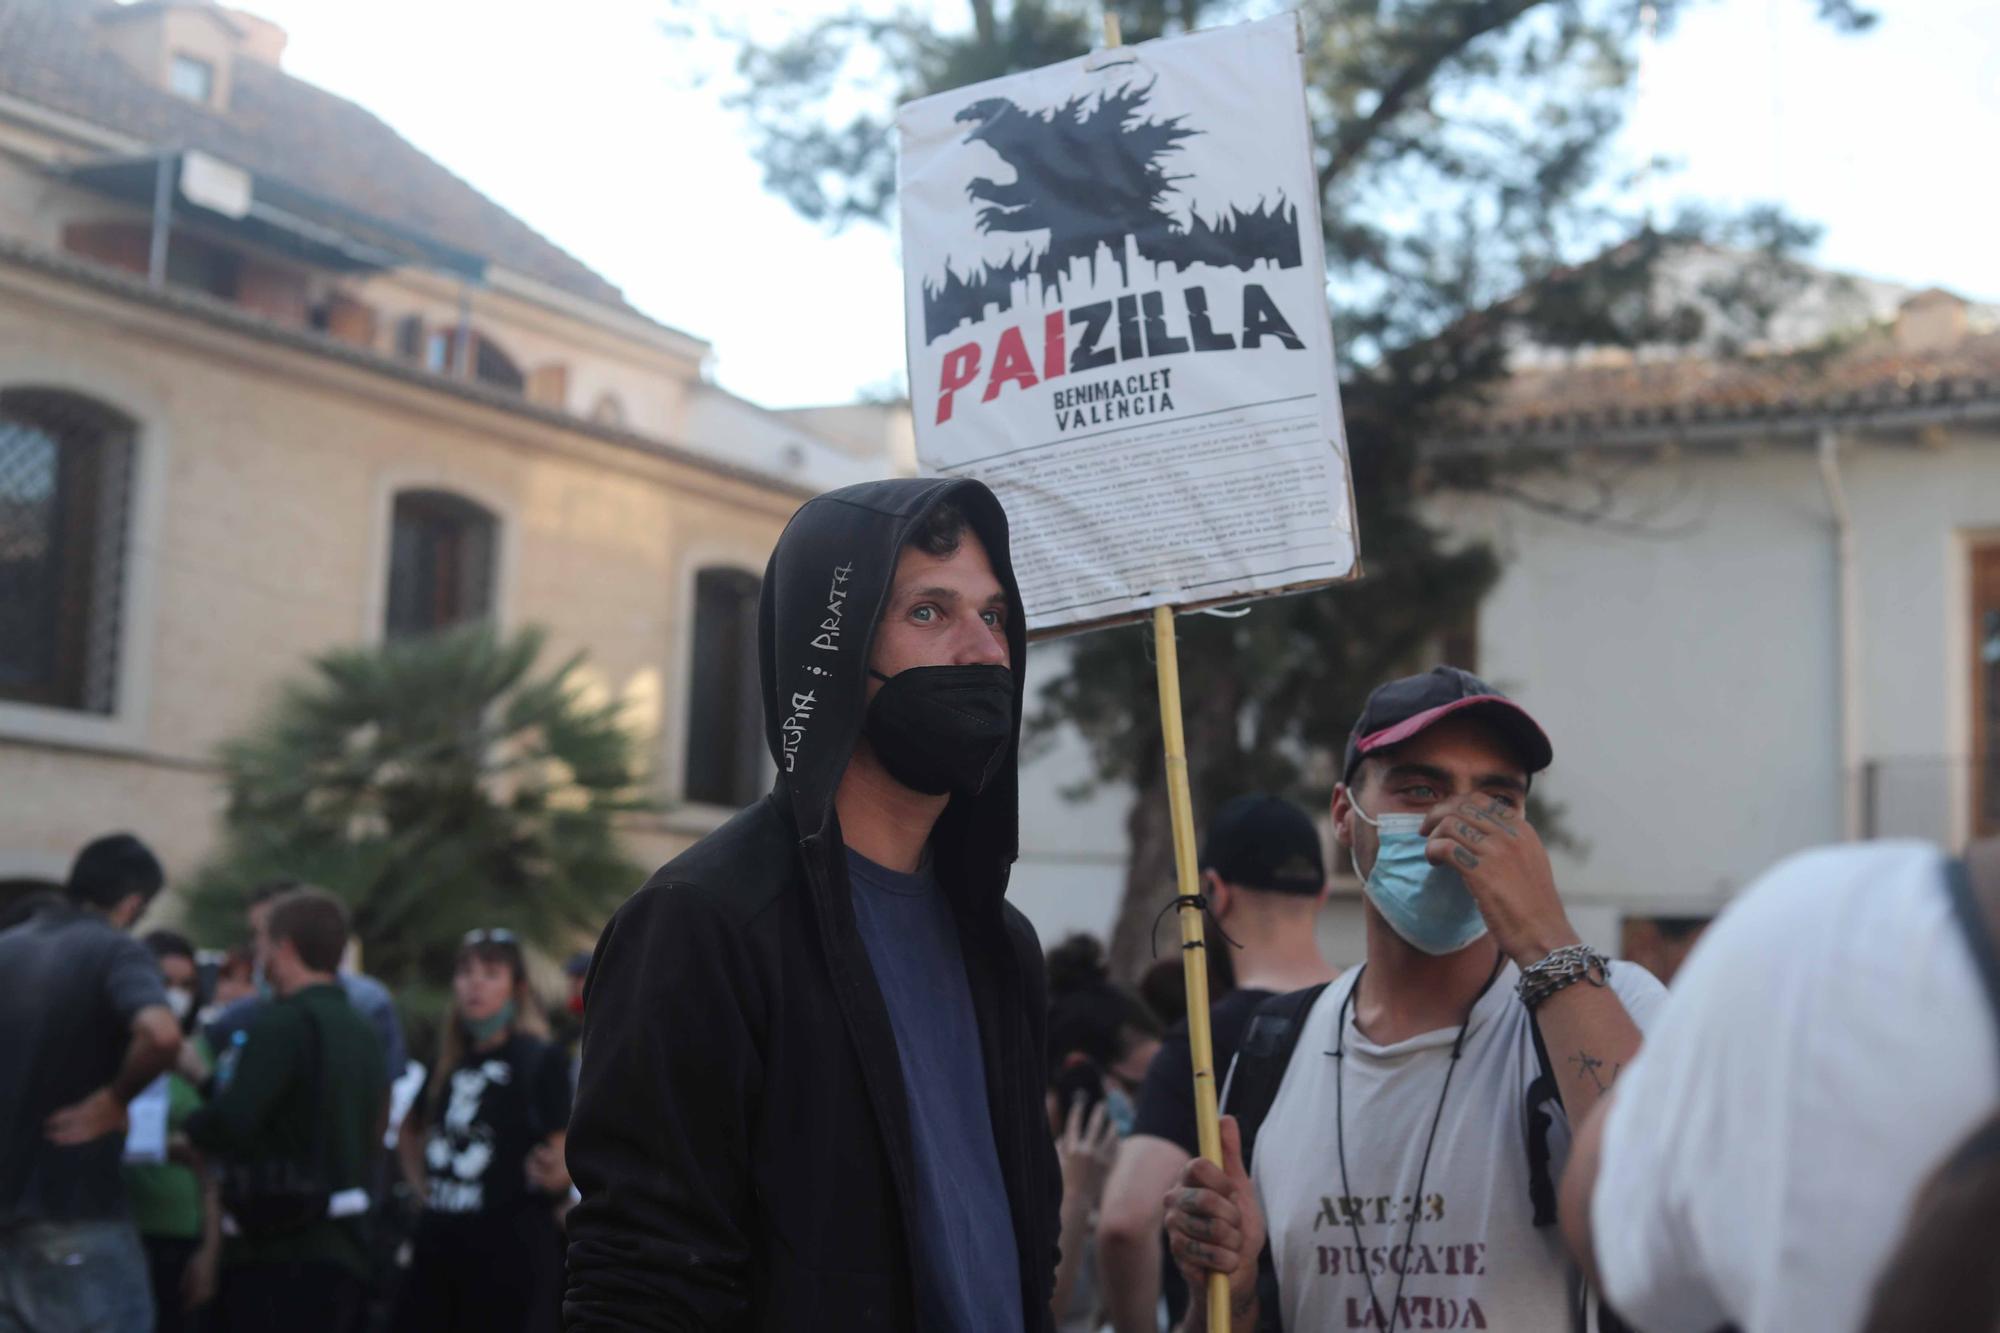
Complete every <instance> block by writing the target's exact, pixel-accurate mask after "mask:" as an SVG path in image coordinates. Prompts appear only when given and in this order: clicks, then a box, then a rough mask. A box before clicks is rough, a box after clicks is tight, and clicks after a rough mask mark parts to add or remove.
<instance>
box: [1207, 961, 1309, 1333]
mask: <svg viewBox="0 0 2000 1333" xmlns="http://www.w3.org/2000/svg"><path fill="white" fill-rule="evenodd" d="M1327 985H1328V983H1327V982H1324V981H1322V982H1321V983H1320V984H1319V985H1317V986H1308V987H1306V988H1305V989H1304V990H1295V991H1291V992H1289V993H1287V994H1284V995H1273V996H1272V997H1271V998H1270V999H1268V1000H1266V1001H1264V1003H1262V1004H1260V1005H1258V1006H1257V1012H1256V1013H1255V1014H1253V1015H1251V1017H1250V1026H1249V1028H1248V1030H1246V1031H1245V1032H1244V1034H1243V1041H1242V1044H1241V1045H1239V1046H1238V1047H1237V1048H1236V1059H1235V1060H1234V1061H1232V1062H1231V1063H1230V1066H1229V1081H1228V1082H1227V1083H1225V1084H1224V1085H1223V1097H1224V1102H1225V1105H1224V1106H1223V1108H1222V1109H1223V1110H1225V1111H1227V1112H1228V1113H1229V1114H1230V1115H1233V1116H1235V1117H1236V1128H1237V1130H1238V1132H1239V1133H1240V1135H1241V1137H1242V1141H1243V1165H1244V1167H1245V1169H1248V1167H1249V1165H1250V1163H1251V1160H1252V1158H1251V1154H1252V1153H1253V1152H1255V1151H1256V1147H1257V1131H1258V1130H1260V1129H1262V1128H1263V1126H1264V1117H1265V1116H1266V1115H1269V1114H1270V1111H1271V1103H1272V1102H1274V1101H1276V1100H1277V1099H1278V1086H1279V1085H1280V1084H1281V1083H1283V1082H1284V1081H1285V1070H1286V1068H1287V1067H1288V1066H1290V1064H1291V1063H1292V1052H1293V1051H1295V1050H1297V1049H1298V1045H1299V1034H1300V1033H1301V1032H1303V1031H1304V1030H1305V1024H1306V1015H1307V1014H1309V1013H1311V1012H1312V1007H1313V1005H1314V1004H1316V1003H1318V1002H1319V997H1320V996H1321V995H1322V994H1323V993H1324V992H1325V991H1326V988H1327ZM1190 1298H1191V1299H1199V1298H1200V1293H1198V1292H1197V1293H1190ZM1257 1298H1258V1302H1259V1306H1260V1308H1259V1312H1258V1320H1257V1326H1258V1329H1259V1330H1260V1333H1281V1330H1282V1329H1283V1328H1284V1324H1283V1322H1282V1316H1281V1315H1280V1314H1279V1309H1280V1307H1279V1305H1278V1269H1277V1265H1276V1263H1275V1262H1274V1261H1273V1260H1272V1257H1271V1245H1270V1242H1269V1241H1268V1240H1267V1241H1266V1242H1265V1244H1264V1249H1263V1252H1262V1253H1260V1254H1259V1255H1258V1256H1257Z"/></svg>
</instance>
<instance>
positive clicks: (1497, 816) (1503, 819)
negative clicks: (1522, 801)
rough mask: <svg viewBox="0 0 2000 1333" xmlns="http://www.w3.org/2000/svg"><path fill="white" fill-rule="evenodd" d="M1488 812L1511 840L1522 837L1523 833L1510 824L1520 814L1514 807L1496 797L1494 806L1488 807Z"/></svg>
mask: <svg viewBox="0 0 2000 1333" xmlns="http://www.w3.org/2000/svg"><path fill="white" fill-rule="evenodd" d="M1486 812H1487V813H1488V814H1490V815H1492V816H1493V818H1494V820H1495V822H1496V823H1497V824H1498V826H1499V829H1500V831H1501V832H1502V833H1504V834H1506V835H1507V836H1508V837H1510V838H1518V837H1520V836H1521V831H1520V830H1519V829H1517V828H1515V827H1514V826H1513V824H1511V823H1510V822H1509V821H1510V820H1512V819H1513V818H1514V817H1515V816H1516V815H1518V814H1520V811H1518V810H1516V809H1515V808H1514V807H1513V806H1512V805H1510V804H1509V803H1507V802H1506V801H1503V800H1501V799H1500V798H1499V797H1497V796H1496V797H1495V798H1494V799H1493V804H1492V805H1489V806H1487V807H1486Z"/></svg>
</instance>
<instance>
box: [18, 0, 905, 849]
mask: <svg viewBox="0 0 2000 1333" xmlns="http://www.w3.org/2000/svg"><path fill="white" fill-rule="evenodd" d="M284 43H285V37H284V34H283V33H282V32H281V31H280V30H278V29H277V28H276V27H274V26H273V25H271V24H269V23H268V22H265V21H263V20H260V19H258V18H256V17H254V16H252V15H249V14H245V13H242V12H240V11H236V10H231V9H225V8H223V7H221V6H219V5H216V4H213V3H208V2H206V0H147V2H144V3H136V4H127V5H117V4H109V3H97V2H96V0H0V883H4V882H7V881H14V882H16V883H20V882H25V881H30V880H35V879H41V878H47V877H51V876H55V875H58V874H59V873H60V872H61V870H62V868H63V866H64V865H65V864H66V862H67V859H68V857H69V855H70V853H71V852H72V851H73V850H74V849H75V848H76V847H77V846H78V845H79V844H80V843H82V842H83V841H85V840H86V839H88V838H89V837H91V836H93V835H96V834H98V833H102V832H105V831H107V830H109V829H114V828H129V829H132V830H133V831H135V832H137V833H139V834H141V835H142V836H143V837H145V838H146V839H147V840H148V841H149V842H151V843H153V844H154V845H155V847H156V848H157V849H158V850H159V851H160V852H161V854H162V855H163V857H164V859H165V860H166V861H167V863H168V867H169V870H170V872H179V871H185V870H187V869H189V868H190V867H192V866H193V865H194V864H195V863H196V862H197V861H198V860H199V859H200V857H201V856H202V854H203V853H204V851H205V850H206V849H207V848H208V846H209V845H210V841H211V838H212V836H213V834H214V828H215V824H214V817H215V815H216V813H217V809H218V800H219V793H218V787H217V783H216V776H217V771H216V767H215V764H214V753H215V748H216V746H217V744H218V743H219V742H220V741H222V740H223V739H224V738H225V737H227V736H230V735H231V734H233V733H236V732H238V731H240V730H241V729H242V728H243V727H244V726H245V725H246V723H248V722H249V721H250V720H251V719H252V718H253V717H254V716H255V714H256V713H257V711H258V710H259V709H260V708H261V707H262V706H263V705H264V704H265V703H266V702H267V701H268V700H269V699H270V697H271V694H272V691H273V689H274V687H275V685H276V683H277V682H278V681H280V680H281V679H283V678H285V677H287V676H289V675H291V674H293V673H295V672H297V671H298V670H299V669H300V668H301V666H302V665H303V663H304V662H305V660H306V659H307V658H308V656H309V655H311V654H313V653H315V652H318V651H321V650H323V649H326V648H329V647H333V646H336V645H342V644H353V643H368V642H377V641H380V640H382V639H384V638H385V637H393V636H397V635H403V634H413V633H420V632H422V631H424V630H427V629H430V628H433V627H437V626H442V625H448V624H452V623H455V622H459V621H463V620H468V619H473V618H479V617H485V618H490V619H491V620H493V621H495V622H497V623H498V624H500V625H502V626H512V625H520V624H526V623H537V624H541V625H544V626H546V627H548V628H549V630H550V631H551V635H552V640H553V645H552V646H553V647H554V649H555V650H556V651H559V652H562V653H565V654H567V653H568V652H569V651H573V650H575V649H577V648H585V649H587V650H588V651H589V653H590V661H591V666H590V670H591V672H592V673H593V676H594V681H593V684H594V686H595V687H596V688H599V689H601V690H603V691H604V692H605V693H606V694H608V695H610V696H613V697H617V698H620V699H623V700H624V701H626V703H627V704H628V706H629V714H628V716H629V717H630V719H631V720H632V721H633V723H634V724H635V725H636V727H637V728H638V729H639V730H640V732H641V733H642V734H643V736H644V741H645V746H646V754H647V757H648V760H649V762H650V766H651V768H652V770H653V772H654V774H655V778H656V786H657V788H658V795H659V796H660V797H661V798H662V801H663V804H664V807H665V813H664V814H662V815H661V816H659V817H658V818H655V819H651V820H649V821H647V822H646V823H645V824H644V825H643V826H640V827H636V828H635V829H634V830H633V835H632V836H633V842H634V846H633V847H632V852H633V855H634V857H635V858H636V859H638V860H640V861H644V862H648V863H651V862H654V861H656V860H658V859H661V858H664V857H665V856H667V855H669V854H671V852H673V851H674V850H675V849H677V848H678V847H679V846H681V845H683V844H684V843H685V842H686V841H687V840H689V839H690V838H691V837H692V836H695V835H698V834H699V833H700V832H702V831H703V830H705V829H707V828H709V827H712V826H713V825H714V824H715V823H716V822H717V821H718V820H719V819H720V818H721V816H722V814H723V813H724V812H726V811H727V810H728V809H730V808H733V807H734V806H736V805H738V804H740V803H742V802H743V801H745V800H747V799H749V798H750V797H751V796H753V795H755V794H756V793H758V792H761V791H762V790H763V788H764V787H765V785H766V783H767V782H768V777H769V767H768V764H769V761H768V759H766V758H765V757H764V752H763V746H762V742H761V733H760V732H759V727H760V725H761V724H760V722H759V713H758V700H757V699H756V697H755V691H754V688H736V689H727V688H722V689H720V692H719V693H718V692H717V687H716V684H715V683H716V682H723V683H726V682H730V681H738V682H741V681H744V680H752V681H754V675H755V673H754V651H755V649H754V640H755V636H754V628H753V626H754V617H753V616H752V615H751V609H752V608H753V607H754V605H755V598H756V593H757V585H758V579H759V576H760V574H761V571H762V569H763V565H764V561H765V559H766V557H767V555H768V553H769V551H770V548H771V545H772V543H773V541H774V540H775V538H776V536H777V534H778V532H779V531H780V529H781V527H782V525H783V523H784V521H785V519H786V518H787V517H788V516H789V515H790V513H791V512H792V510H793V509H794V508H796V507H797V505H798V504H799V502H800V501H801V500H802V499H803V498H804V497H805V496H807V495H810V494H812V493H814V492H816V491H819V490H823V489H825V488H827V487H829V486H834V485H839V484H843V483H845V482H848V481H853V480H860V479H863V478H867V477H872V476H880V475H885V474H887V473H890V472H894V471H898V470H906V469H907V467H908V465H909V444H908V430H907V420H906V418H905V419H899V417H898V415H897V414H896V413H894V412H890V411H887V410H884V409H874V408H869V407H865V406H845V407H838V408H830V409H819V410H813V411H807V412H800V413H781V412H773V411H768V410H765V409H763V408H760V407H758V406H756V405H755V404H752V403H749V402H745V401H743V400H741V399H739V398H736V397H734V396H732V395H730V394H728V393H727V392H725V391H723V390H722V389H720V388H718V387H717V386H716V385H715V384H714V383H712V382H711V381H710V379H709V377H708V375H707V373H706V371H707V365H708V362H709V359H710V355H711V353H710V348H709V346H708V345H707V344H706V343H704V342H702V341H701V340H700V339H699V338H696V337H693V336H691V335H689V334H687V333H684V332H681V331H679V330H677V329H673V328H670V327H667V326H665V325H663V324H660V323H659V322H657V321H655V320H654V319H652V318H649V317H648V316H646V315H645V314H642V313H641V312H640V311H638V310H636V309H634V308H633V307H632V306H631V305H629V304H628V303H627V302H626V301H625V300H624V298H623V297H622V296H621V295H620V293H619V290H618V289H617V288H616V287H615V286H613V285H612V284H611V283H610V282H609V281H607V280H606V279H605V278H603V277H602V276H600V275H598V274H597V273H595V272H593V271H592V270H591V269H590V268H588V267H587V266H585V265H584V264H583V263H581V262H579V261H578V260H576V259H575V258H573V257H572V256H570V255H568V254H566V253H565V252H564V251H563V250H561V249H560V248H559V247H558V246H556V245H555V244H553V243H552V242H551V241H549V240H547V239H545V238H543V237H542V236H540V235H538V234H536V233H535V232H534V231H533V230H532V229H530V228H529V227H528V226H527V225H526V224H525V223H523V222H522V221H521V220H520V219H518V218H516V217H514V216H512V215H510V214H509V213H507V212H506V211H505V210H503V209H501V208H500V207H499V206H497V205H495V204H494V203H492V202H491V201H490V200H488V199H486V198H485V197H483V196H482V195H480V194H479V193H478V192H477V191H476V190H474V189H473V188H471V187H470V186H468V185H467V184H465V183H464V182H463V181H461V180H459V179H458V178H457V177H455V176H454V175H452V174H451V173H450V172H449V171H448V170H446V169H445V168H444V167H443V166H441V165H440V164H438V163H437V162H434V161H432V160H431V159H429V158H428V157H426V156H424V154H423V153H422V152H420V151H419V150H418V149H416V148H415V147H414V146H412V145H411V144H409V143H408V142H406V141H404V140H403V139H402V138H401V137H400V136H398V135H397V134H396V133H395V132H394V131H393V130H391V129H390V128H389V127H388V126H387V125H385V124H383V123H382V122H381V121H379V120H377V119H376V118H375V117H373V116H371V115H370V114H369V113H368V112H367V111H365V110H364V109H362V108H361V107H359V106H356V105H354V104H352V103H350V102H347V101H344V100H342V99H341V98H338V97H335V96H333V95H332V94H330V93H328V92H326V91H324V90H322V89H319V88H316V87H313V86H312V85H310V84H307V83H304V82H302V81H300V80H298V79H295V78H293V77H291V76H290V75H288V74H286V73H285V71H284V69H283V67H282V63H281V61H282V53H283V48H284ZM697 663H699V666H697ZM698 673H699V679H700V680H702V681H706V682H709V683H710V686H711V688H710V693H709V695H708V696H707V697H709V699H710V700H711V703H713V701H714V700H716V699H720V700H721V701H722V702H721V706H710V707H705V708H702V709H694V708H692V707H691V706H690V701H689V696H690V693H691V690H692V689H693V687H694V685H695V684H696V683H697V679H698Z"/></svg>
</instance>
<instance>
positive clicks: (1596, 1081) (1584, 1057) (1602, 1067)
mask: <svg viewBox="0 0 2000 1333" xmlns="http://www.w3.org/2000/svg"><path fill="white" fill-rule="evenodd" d="M1569 1062H1570V1063H1571V1064H1573V1065H1575V1066H1576V1067H1577V1069H1578V1070H1579V1071H1581V1072H1582V1073H1583V1074H1584V1076H1585V1077H1587V1078H1589V1080H1590V1082H1591V1084H1592V1086H1594V1087H1595V1088H1596V1089H1597V1090H1598V1091H1599V1092H1603V1091H1604V1090H1605V1089H1607V1088H1609V1087H1610V1086H1611V1083H1612V1080H1614V1079H1616V1078H1617V1077H1618V1071H1619V1070H1620V1069H1623V1068H1624V1067H1625V1066H1623V1065H1607V1064H1606V1063H1605V1062H1604V1061H1602V1060H1600V1059H1598V1058H1597V1057H1596V1056H1594V1055H1592V1054H1591V1053H1590V1052H1589V1051H1578V1052H1577V1053H1576V1054H1575V1055H1572V1056H1571V1057H1570V1058H1569ZM1607 1070H1608V1071H1609V1072H1602V1071H1607Z"/></svg>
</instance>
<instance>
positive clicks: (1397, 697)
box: [1340, 666, 1555, 782]
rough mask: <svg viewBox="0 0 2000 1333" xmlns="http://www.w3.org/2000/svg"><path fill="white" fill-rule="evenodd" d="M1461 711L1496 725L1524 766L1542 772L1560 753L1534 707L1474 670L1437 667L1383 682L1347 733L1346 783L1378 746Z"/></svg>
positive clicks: (1401, 739)
mask: <svg viewBox="0 0 2000 1333" xmlns="http://www.w3.org/2000/svg"><path fill="white" fill-rule="evenodd" d="M1458 713H1470V714H1474V715H1476V716H1478V717H1479V718H1481V719H1482V720H1484V721H1486V722H1489V723H1491V724H1492V725H1493V729H1494V730H1495V731H1498V732H1499V733H1500V734H1501V735H1502V736H1503V737H1505V738H1506V740H1507V743H1508V744H1509V745H1512V746H1513V747H1514V753H1515V755H1516V757H1518V758H1519V759H1520V761H1521V766H1522V767H1523V768H1525V769H1527V770H1528V772H1530V773H1539V772H1541V771H1542V770H1543V769H1545V768H1547V767H1548V766H1549V762H1550V761H1551V760H1552V759H1554V758H1555V751H1554V750H1553V749H1552V748H1550V746H1549V738H1548V736H1547V735H1546V734H1544V733H1543V731H1542V729H1541V727H1540V726H1539V725H1537V723H1536V722H1535V719H1534V718H1532V717H1529V716H1528V711H1527V710H1526V709H1525V708H1523V707H1521V705H1519V704H1517V703H1515V702H1514V701H1513V700H1512V699H1509V698H1508V697H1507V696H1506V695H1504V694H1502V693H1500V691H1498V690H1496V689H1494V688H1493V687H1492V686H1491V685H1488V684H1487V683H1486V682H1485V681H1483V680H1481V679H1480V678H1479V677H1477V676H1475V675H1473V674H1472V673H1471V672H1470V671H1460V670H1459V669H1458V668H1457V667H1448V666H1441V667H1432V668H1431V669H1430V670H1429V671H1426V672H1425V673H1424V674H1423V675H1421V676H1405V677H1403V678H1402V679H1401V680H1392V681H1390V682H1389V683H1388V684H1386V685H1377V686H1376V687H1375V691H1374V693H1372V694H1370V695H1369V696H1368V702H1367V703H1366V704H1363V705H1362V707H1361V716H1360V717H1359V718H1357V719H1355V722H1354V730H1353V731H1352V732H1350V733H1348V737H1347V762H1346V763H1345V764H1344V765H1342V767H1341V777H1340V780H1341V781H1342V782H1352V781H1354V769H1355V766H1356V765H1358V764H1359V763H1360V762H1361V761H1362V760H1363V759H1364V758H1366V757H1367V756H1369V755H1371V754H1374V753H1375V752H1376V751H1378V750H1386V749H1388V748H1389V747H1391V746H1394V745H1401V744H1402V743H1403V742H1404V741H1406V740H1409V739H1410V738H1411V737H1412V736H1415V735H1417V734H1418V733H1420V732H1422V731H1424V730H1426V729H1427V728H1429V727H1430V726H1431V725H1432V724H1434V723H1436V722H1438V721H1440V720H1442V719H1444V718H1447V717H1451V716H1453V715H1454V714H1458Z"/></svg>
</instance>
